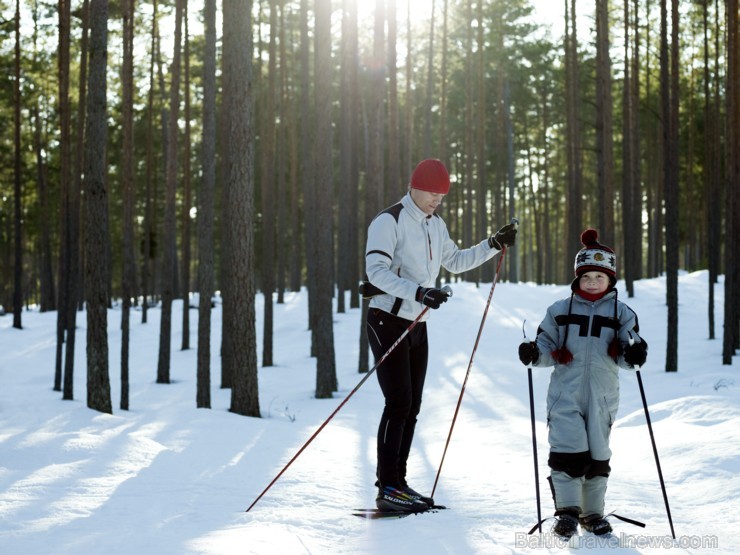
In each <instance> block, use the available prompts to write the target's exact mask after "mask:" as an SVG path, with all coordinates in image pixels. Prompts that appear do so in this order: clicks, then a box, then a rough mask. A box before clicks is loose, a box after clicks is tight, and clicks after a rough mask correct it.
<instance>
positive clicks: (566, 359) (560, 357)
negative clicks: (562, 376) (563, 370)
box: [550, 346, 573, 365]
mask: <svg viewBox="0 0 740 555" xmlns="http://www.w3.org/2000/svg"><path fill="white" fill-rule="evenodd" d="M550 354H552V358H554V359H555V360H556V361H557V362H558V364H563V365H568V364H570V363H571V362H572V361H573V353H571V352H570V351H569V350H568V348H567V347H565V346H563V347H560V348H559V349H555V350H554V351H553V352H552V353H550Z"/></svg>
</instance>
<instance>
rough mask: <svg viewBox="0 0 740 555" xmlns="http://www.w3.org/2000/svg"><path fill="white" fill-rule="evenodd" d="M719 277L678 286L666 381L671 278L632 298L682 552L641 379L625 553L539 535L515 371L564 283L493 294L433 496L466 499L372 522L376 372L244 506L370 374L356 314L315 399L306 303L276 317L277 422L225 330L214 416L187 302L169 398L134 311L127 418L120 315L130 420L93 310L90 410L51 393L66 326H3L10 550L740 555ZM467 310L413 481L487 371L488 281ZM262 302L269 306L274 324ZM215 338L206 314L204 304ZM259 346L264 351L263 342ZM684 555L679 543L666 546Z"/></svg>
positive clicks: (632, 430)
mask: <svg viewBox="0 0 740 555" xmlns="http://www.w3.org/2000/svg"><path fill="white" fill-rule="evenodd" d="M707 280H708V274H707V272H697V273H691V274H686V273H682V274H681V276H680V279H679V302H680V316H679V326H680V340H679V343H680V348H679V365H680V367H679V371H678V372H677V373H666V372H664V361H665V339H666V330H665V328H666V321H667V317H666V307H665V302H664V300H665V279H664V278H658V279H650V280H642V281H639V282H637V283H636V296H635V297H634V298H632V299H628V298H627V295H626V293H625V292H624V290H623V283H622V282H620V284H619V288H620V291H619V292H620V298H621V299H622V300H624V301H625V302H627V303H628V304H629V305H630V306H631V307H632V308H633V309H635V311H636V312H637V313H638V315H639V317H640V324H641V331H642V334H643V335H644V336H645V338H646V339H647V340H648V342H649V344H650V353H649V357H648V362H647V364H646V366H645V368H644V369H643V370H642V371H641V373H642V379H643V382H644V385H645V391H646V395H647V399H648V403H649V405H650V415H651V419H652V423H653V429H654V432H655V438H656V442H657V446H658V452H659V455H660V462H661V467H662V470H663V475H664V478H665V482H666V488H667V494H668V501H669V503H670V508H671V513H672V517H673V523H674V527H675V532H676V536H677V540H676V541H675V542H674V540H672V538H671V536H670V527H669V524H668V519H667V516H666V509H665V505H664V501H663V496H662V492H661V489H660V484H659V480H658V474H657V470H656V464H655V459H654V456H653V451H652V447H651V443H650V438H649V434H648V429H647V425H646V422H645V415H644V412H643V408H642V401H641V398H640V394H639V387H638V384H637V380H636V375H635V373H634V372H627V371H622V372H621V373H620V375H621V378H620V379H621V391H622V394H621V396H622V397H621V407H620V411H619V415H618V420H617V422H616V424H615V426H614V428H613V433H612V448H613V451H614V455H613V458H612V476H611V479H610V482H609V491H608V492H607V510H608V511H615V512H616V513H618V514H620V515H623V516H626V517H629V518H632V519H636V520H639V521H642V522H645V523H646V524H647V527H646V528H644V529H643V528H638V527H635V526H633V525H630V524H628V523H625V522H622V521H619V520H616V519H613V520H612V524H613V526H614V535H613V537H612V538H610V539H609V540H605V539H603V538H595V537H593V536H582V537H581V538H580V539H578V540H575V539H574V540H573V545H571V546H563V545H562V544H559V543H557V542H556V541H555V540H554V538H553V537H552V535H551V534H550V526H551V521H548V522H546V523H545V524H544V526H543V532H544V533H543V534H542V536H540V535H538V534H534V535H532V536H528V535H527V534H526V532H527V531H528V530H529V529H530V528H531V527H532V526H533V525H534V524H535V521H536V514H537V513H536V502H535V484H534V466H533V453H532V437H531V423H530V415H529V396H528V385H527V370H526V368H525V367H523V366H522V365H521V363H520V362H519V360H518V358H517V354H516V348H517V345H518V344H519V343H520V342H521V340H522V323H523V321H524V320H526V323H525V329H526V332H527V335H528V336H529V337H530V338H532V337H534V334H535V331H536V328H537V325H538V324H539V322H540V320H541V319H542V317H543V316H544V313H545V309H546V308H547V306H549V305H550V304H551V303H552V302H553V301H555V300H556V299H558V298H560V297H562V296H565V295H567V294H568V289H567V287H565V286H537V285H534V284H530V283H520V284H511V283H506V282H500V283H498V284H497V285H496V288H495V291H494V295H493V303H492V305H491V308H490V310H489V313H488V318H487V320H486V323H485V327H484V329H483V333H482V336H481V340H480V344H479V347H478V350H477V352H476V355H475V358H474V361H473V365H472V367H471V370H470V374H469V380H468V382H467V386H466V389H465V395H464V398H463V401H462V405H461V408H460V412H459V415H458V418H457V422H456V424H455V428H454V432H453V435H452V440H451V443H450V446H449V450H448V452H447V456H446V459H445V462H444V466H443V467H442V472H441V474H440V480H439V483H438V486H437V489H436V492H435V499H436V500H437V502H439V503H442V504H445V505H447V506H449V507H451V509H450V510H447V511H441V512H439V513H436V514H429V515H418V516H409V517H407V518H404V519H397V520H382V521H380V520H365V519H360V518H356V517H353V516H351V514H350V513H351V509H355V508H367V507H373V506H374V499H375V489H374V487H373V482H374V469H375V456H374V453H375V447H374V445H375V433H376V428H377V423H378V420H379V417H380V412H381V407H382V397H381V395H380V391H379V388H378V385H377V380H376V379H375V376H371V377H370V379H368V381H367V382H366V383H365V384H364V385H363V386H362V388H360V389H359V390H358V391H357V393H355V394H354V395H353V396H352V397H351V398H350V399H349V401H348V402H347V403H346V404H345V406H344V407H342V409H341V411H339V413H337V415H336V417H335V418H334V419H332V420H331V421H330V422H329V424H328V425H327V426H326V427H325V428H324V429H323V431H322V432H321V434H320V435H318V436H317V438H316V439H315V440H314V441H313V442H312V443H311V444H310V445H309V446H308V447H307V448H306V450H305V451H304V452H303V453H302V454H301V455H300V457H299V458H298V459H296V461H295V462H294V463H293V464H292V465H291V466H290V467H289V468H288V469H287V471H286V472H285V473H284V474H283V476H282V477H281V478H280V479H279V480H278V481H277V482H276V483H275V484H274V485H273V486H272V488H271V489H269V490H268V491H267V492H266V493H265V495H264V497H263V498H262V499H261V500H260V501H259V502H258V503H257V504H256V505H255V506H254V508H252V510H251V511H250V512H245V509H246V508H247V507H248V506H249V505H250V504H251V503H252V502H253V501H254V500H255V499H256V498H257V496H258V495H259V494H260V493H261V492H262V491H263V490H264V489H265V488H266V487H267V485H268V484H269V483H270V482H271V481H272V479H273V478H274V477H275V476H276V475H277V474H278V472H280V470H281V469H283V467H284V466H285V465H286V464H287V462H288V461H289V460H290V459H291V457H293V456H294V455H295V454H296V453H297V451H298V450H299V449H300V448H301V447H302V446H303V445H304V444H305V442H306V441H308V439H309V438H310V437H311V435H312V434H313V433H314V432H315V431H316V430H317V429H318V428H319V426H320V425H321V424H322V423H323V422H324V421H325V420H326V419H327V418H328V416H329V415H330V414H331V413H332V412H333V411H334V410H335V409H336V407H337V406H338V405H339V403H340V402H341V401H342V400H343V399H344V398H345V397H346V396H347V395H348V394H349V393H350V391H352V389H353V388H354V387H355V385H356V384H357V383H358V382H359V381H360V380H361V379H362V377H363V376H362V375H360V374H358V373H357V370H356V368H357V360H358V341H357V339H358V337H359V333H360V313H359V310H350V311H349V312H348V313H345V314H335V316H334V326H335V327H334V332H335V345H336V361H337V374H338V379H339V384H340V390H339V391H338V392H337V393H336V394H335V398H334V399H326V400H317V399H315V398H314V397H313V395H314V387H315V360H314V359H311V358H310V357H309V356H308V353H309V332H308V331H307V329H306V321H307V317H306V302H307V295H306V293H305V291H302V292H300V293H290V294H286V297H285V304H282V305H276V306H275V357H274V358H275V361H276V365H275V366H273V367H270V368H260V370H259V386H260V406H261V410H262V418H259V419H258V418H246V417H242V416H238V415H235V414H232V413H230V412H228V407H229V401H230V398H229V391H228V390H222V389H220V387H219V383H220V366H219V361H218V351H219V348H218V347H219V345H220V339H219V338H220V330H221V307H220V304H219V305H217V307H216V309H215V312H214V316H213V326H214V337H213V349H212V351H213V353H214V355H213V365H212V405H213V409H211V410H207V409H197V408H196V406H195V393H196V391H195V386H196V381H195V379H196V378H195V371H196V351H195V349H191V350H189V351H181V350H179V346H180V331H179V328H178V326H179V325H180V320H181V305H180V304H178V303H175V308H174V312H173V315H174V318H173V327H174V333H173V335H172V378H173V383H171V384H168V385H162V384H156V383H155V379H156V361H157V350H158V335H159V311H158V310H157V309H153V310H150V311H149V323H148V324H141V314H140V313H139V312H134V313H133V319H132V329H131V334H132V338H131V341H132V343H131V344H132V349H131V399H130V406H131V410H130V411H121V410H118V409H117V406H118V402H119V397H120V383H119V379H118V374H119V358H118V357H119V353H120V336H121V334H120V329H119V328H120V310H119V309H118V308H114V309H112V310H110V312H109V339H110V353H111V355H110V368H111V389H112V399H113V404H114V407H116V409H115V410H114V414H113V415H108V414H100V413H98V412H95V411H92V410H89V409H88V408H87V407H86V404H85V397H86V393H85V379H86V377H85V358H84V357H85V355H84V352H85V349H84V337H85V327H86V319H85V315H84V313H83V314H79V315H78V338H80V339H79V340H78V341H79V343H78V347H77V353H76V356H77V365H76V374H75V378H74V381H75V397H76V398H75V400H74V401H62V400H61V394H60V393H58V392H54V391H52V385H53V374H54V356H55V341H56V340H55V326H56V314H55V313H45V314H41V313H38V312H37V311H27V312H24V314H23V325H24V329H23V330H16V329H14V328H12V318H11V317H10V316H5V317H2V318H0V352H2V357H1V358H0V383H2V388H0V546H2V547H0V551H1V552H2V553H3V554H12V555H15V554H36V553H44V554H47V553H53V554H75V555H78V554H87V553H91V554H92V553H95V554H98V553H105V554H107V555H113V554H117V553H121V554H124V553H125V554H131V553H137V554H149V553H152V554H158V555H159V554H170V553H171V554H188V553H203V554H219V555H221V554H232V553H233V554H236V553H238V554H245V553H258V554H263V553H270V554H300V553H313V554H323V553H353V554H354V553H358V554H360V553H361V554H376V553H377V554H381V553H383V554H385V553H395V552H398V553H406V552H412V553H416V552H420V553H425V554H427V555H433V554H438V553H455V554H457V553H485V554H488V553H559V552H563V551H565V552H568V551H569V550H571V549H573V548H575V547H579V548H580V549H579V551H585V552H589V553H607V552H608V553H630V554H631V553H664V552H670V553H713V554H714V553H716V554H721V553H722V554H724V553H727V554H729V553H733V554H734V553H738V552H740V539H738V536H737V535H736V534H734V533H733V526H735V525H737V523H738V522H740V504H738V502H737V499H738V498H739V497H740V472H739V471H740V389H739V388H738V383H737V380H736V378H735V376H736V375H737V364H738V362H740V361H738V359H737V357H736V358H735V359H734V363H735V366H723V365H722V363H721V362H722V361H721V349H722V341H721V333H722V331H721V330H722V307H723V293H724V286H723V284H722V282H720V284H718V285H717V286H716V289H715V291H716V294H717V300H716V322H717V333H718V334H720V338H718V339H716V340H713V341H710V340H708V338H707V337H708V331H707V330H708V324H707V318H708V316H707V302H706V298H707V287H708V285H707ZM452 287H453V289H454V297H453V298H452V299H451V300H450V301H449V302H448V303H446V304H445V305H443V306H442V307H441V308H440V309H439V310H437V311H434V312H433V313H432V317H431V319H430V321H429V324H428V326H429V334H430V343H431V358H430V365H429V372H428V376H427V383H426V388H425V397H424V404H423V406H422V413H421V415H420V419H419V424H418V426H417V434H416V439H415V442H414V445H413V447H412V453H411V458H410V461H409V464H410V468H409V481H410V482H411V485H412V486H413V487H415V488H416V489H418V490H420V491H422V492H424V493H429V492H430V491H431V489H432V486H433V484H434V479H435V476H436V473H437V469H438V467H439V464H440V459H441V456H442V452H443V449H444V444H445V440H446V438H447V434H448V432H449V429H450V423H451V420H452V416H453V413H454V409H455V405H456V403H457V400H458V397H459V394H460V390H461V386H462V383H463V380H464V378H465V374H466V371H467V369H468V365H469V362H470V355H471V351H472V349H473V345H474V342H475V337H476V334H477V332H478V329H479V326H480V321H481V317H482V315H483V309H484V306H485V303H486V299H487V298H488V294H489V292H490V284H482V285H481V286H480V287H479V288H476V287H475V286H474V285H473V284H467V283H453V284H452ZM262 302H263V298H262V296H259V297H258V298H257V304H258V307H257V314H258V322H257V325H258V329H259V330H261V316H262ZM191 323H192V326H193V327H192V328H191V329H192V330H194V331H193V333H192V335H191V344H192V345H195V344H196V341H197V339H196V333H195V330H196V329H197V310H192V311H191ZM258 345H260V346H261V338H258ZM533 377H534V392H535V409H536V435H537V441H538V460H539V475H540V482H541V483H540V491H541V497H542V513H543V515H544V516H549V515H550V514H551V513H552V500H551V497H550V493H549V487H548V485H547V482H546V477H547V475H548V469H547V453H548V447H547V430H546V424H545V418H544V414H543V413H544V403H545V393H546V390H547V383H548V380H549V370H547V369H534V371H533ZM667 550H668V551H667Z"/></svg>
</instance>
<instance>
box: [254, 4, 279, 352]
mask: <svg viewBox="0 0 740 555" xmlns="http://www.w3.org/2000/svg"><path fill="white" fill-rule="evenodd" d="M268 56H269V62H268V68H267V91H266V93H267V94H266V95H264V96H263V99H264V100H263V106H262V107H261V110H260V113H261V118H260V123H259V124H260V125H261V126H262V129H263V132H262V137H261V139H260V150H261V155H262V156H261V162H262V171H261V179H260V181H261V185H262V280H261V281H262V295H263V296H264V305H263V310H264V312H263V319H262V325H263V328H262V366H272V365H273V348H272V346H273V341H272V340H273V337H272V334H273V302H272V294H273V292H274V291H275V255H274V253H275V195H274V190H275V95H276V94H277V84H276V80H277V75H276V74H277V2H276V1H275V0H272V1H271V2H270V46H269V53H268ZM281 201H282V199H281Z"/></svg>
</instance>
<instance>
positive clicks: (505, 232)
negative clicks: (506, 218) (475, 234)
mask: <svg viewBox="0 0 740 555" xmlns="http://www.w3.org/2000/svg"><path fill="white" fill-rule="evenodd" d="M515 242H516V225H515V224H506V225H505V226H504V227H502V228H501V229H499V230H498V231H497V232H496V234H495V235H492V236H491V237H489V238H488V244H489V245H490V246H491V248H492V249H496V250H499V251H500V250H501V249H502V248H503V247H513V246H514V243H515Z"/></svg>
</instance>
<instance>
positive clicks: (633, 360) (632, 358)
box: [624, 339, 648, 368]
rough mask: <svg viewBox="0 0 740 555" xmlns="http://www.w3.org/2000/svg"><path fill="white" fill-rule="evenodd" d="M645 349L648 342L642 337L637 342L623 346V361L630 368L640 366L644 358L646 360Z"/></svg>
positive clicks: (643, 362)
mask: <svg viewBox="0 0 740 555" xmlns="http://www.w3.org/2000/svg"><path fill="white" fill-rule="evenodd" d="M647 349H648V344H647V342H646V341H645V340H644V339H643V340H642V341H640V342H639V343H633V344H632V345H627V346H626V347H625V348H624V361H625V362H626V363H627V364H629V365H630V366H631V367H632V368H634V367H635V366H642V365H643V364H645V360H647Z"/></svg>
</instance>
